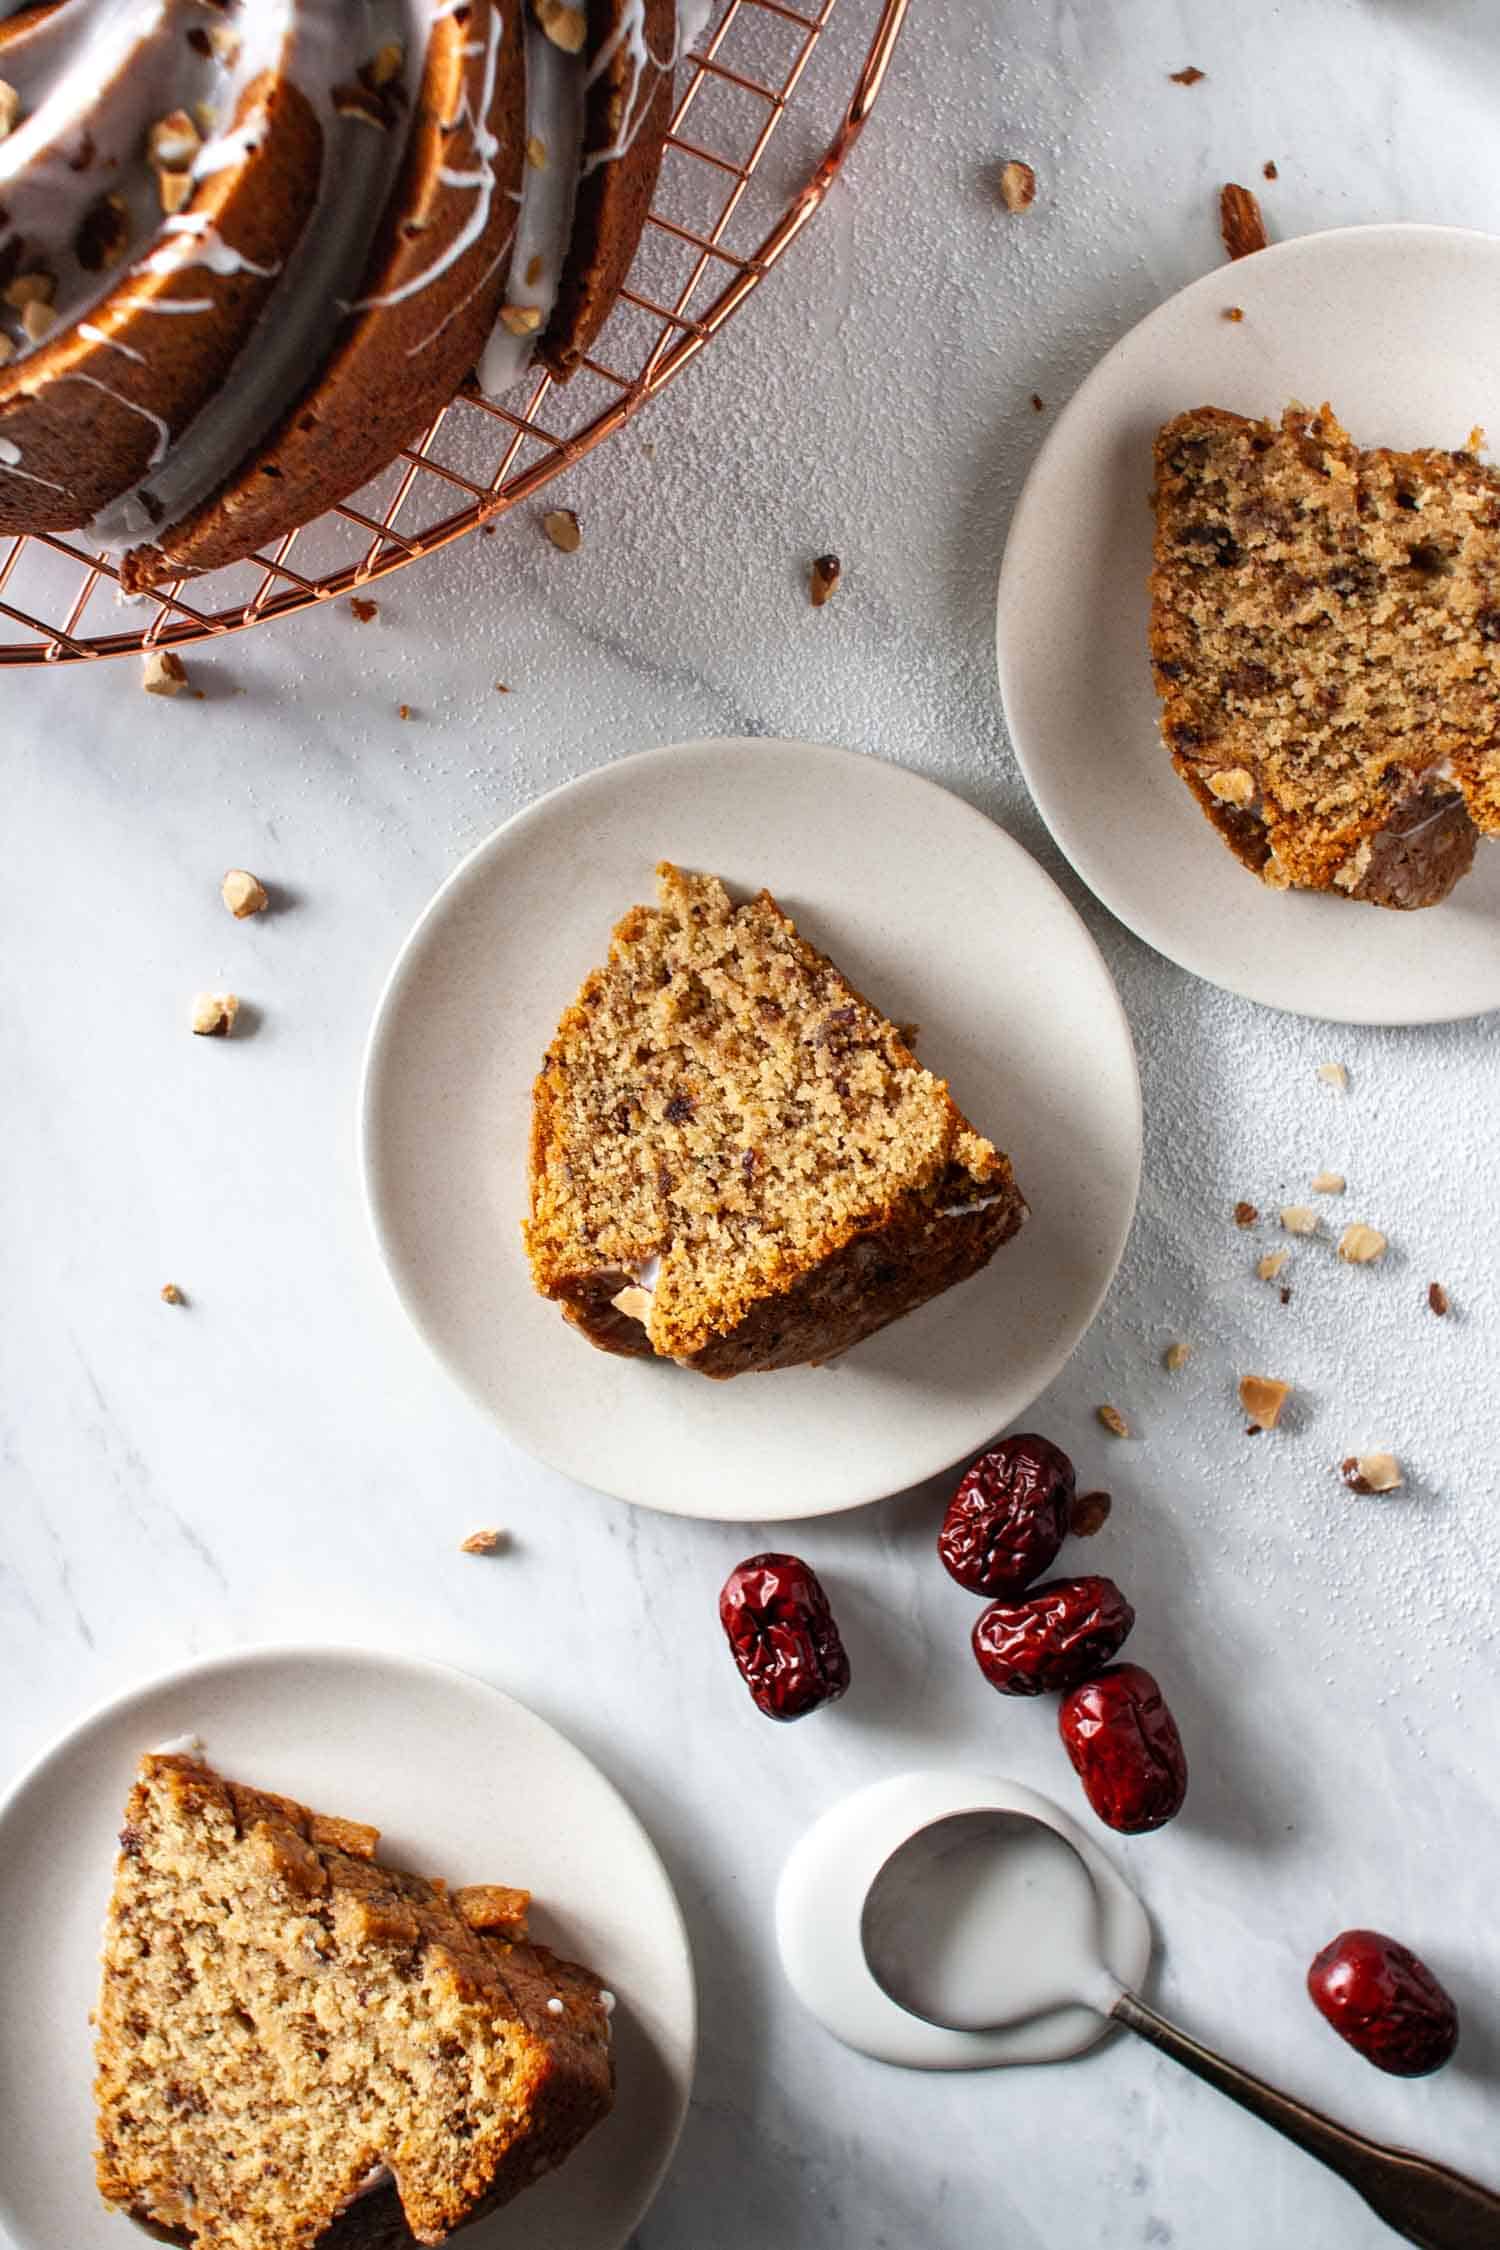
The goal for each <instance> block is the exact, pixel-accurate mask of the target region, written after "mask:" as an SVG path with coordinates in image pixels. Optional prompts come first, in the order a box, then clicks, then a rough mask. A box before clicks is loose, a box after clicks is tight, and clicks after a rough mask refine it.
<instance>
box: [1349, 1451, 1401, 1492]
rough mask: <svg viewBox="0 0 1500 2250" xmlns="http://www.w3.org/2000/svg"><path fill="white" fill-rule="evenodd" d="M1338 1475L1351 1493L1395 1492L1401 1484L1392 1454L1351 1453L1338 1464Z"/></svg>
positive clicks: (1399, 1467) (1398, 1468)
mask: <svg viewBox="0 0 1500 2250" xmlns="http://www.w3.org/2000/svg"><path fill="white" fill-rule="evenodd" d="M1339 1475H1340V1476H1341V1477H1342V1478H1343V1480H1344V1482H1345V1484H1346V1485H1347V1486H1348V1487H1349V1490H1350V1491H1351V1492H1362V1493H1371V1492H1395V1491H1396V1490H1397V1489H1398V1487H1399V1486H1400V1484H1401V1482H1402V1477H1401V1464H1400V1462H1399V1461H1398V1460H1397V1459H1396V1456H1395V1454H1394V1453H1351V1454H1350V1455H1349V1458H1348V1460H1347V1461H1341V1462H1340V1463H1339Z"/></svg>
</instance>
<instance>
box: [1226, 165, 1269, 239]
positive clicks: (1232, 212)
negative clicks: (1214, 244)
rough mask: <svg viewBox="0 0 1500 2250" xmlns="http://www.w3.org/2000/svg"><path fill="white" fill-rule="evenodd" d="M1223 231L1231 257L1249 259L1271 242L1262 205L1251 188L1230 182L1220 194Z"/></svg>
mask: <svg viewBox="0 0 1500 2250" xmlns="http://www.w3.org/2000/svg"><path fill="white" fill-rule="evenodd" d="M1219 232H1220V234H1221V235H1222V236H1223V237H1224V247H1225V249H1226V250H1227V251H1228V252H1229V255H1230V257H1231V258H1248V257H1250V256H1251V254H1252V253H1253V252H1254V251H1256V250H1264V249H1265V247H1266V244H1267V242H1268V240H1269V239H1270V238H1269V236H1268V235H1267V233H1266V222H1265V220H1264V219H1263V218H1262V217H1261V215H1260V205H1259V203H1258V202H1257V201H1256V199H1255V197H1254V196H1253V195H1252V194H1251V192H1250V190H1249V188H1247V187H1239V186H1238V185H1237V184H1236V183H1235V182H1234V181H1233V180H1230V181H1229V182H1228V183H1227V184H1226V185H1225V186H1224V187H1222V188H1221V189H1220V191H1219Z"/></svg>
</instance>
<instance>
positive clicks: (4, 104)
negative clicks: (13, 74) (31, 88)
mask: <svg viewBox="0 0 1500 2250" xmlns="http://www.w3.org/2000/svg"><path fill="white" fill-rule="evenodd" d="M20 122H21V97H20V95H19V94H18V93H17V91H16V89H15V87H14V86H12V85H11V83H10V81H9V79H8V78H0V141H3V140H4V139H6V137H7V136H8V135H9V134H11V133H13V132H14V131H15V129H16V127H17V126H18V125H19V124H20Z"/></svg>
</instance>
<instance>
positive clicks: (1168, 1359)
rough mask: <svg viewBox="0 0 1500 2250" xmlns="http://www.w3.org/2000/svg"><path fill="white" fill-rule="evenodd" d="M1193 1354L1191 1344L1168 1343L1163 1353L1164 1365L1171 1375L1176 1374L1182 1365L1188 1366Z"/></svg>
mask: <svg viewBox="0 0 1500 2250" xmlns="http://www.w3.org/2000/svg"><path fill="white" fill-rule="evenodd" d="M1192 1356H1193V1347H1192V1345H1191V1344H1168V1346H1167V1348H1166V1350H1165V1351H1164V1352H1163V1353H1162V1355H1161V1358H1162V1365H1163V1367H1165V1369H1166V1370H1167V1373H1168V1374H1169V1375H1175V1374H1176V1373H1177V1370H1178V1369H1179V1368H1180V1367H1186V1365H1187V1363H1188V1361H1189V1360H1190V1359H1191V1358H1192Z"/></svg>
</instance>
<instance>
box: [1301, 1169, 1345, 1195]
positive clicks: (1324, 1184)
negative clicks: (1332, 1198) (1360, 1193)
mask: <svg viewBox="0 0 1500 2250" xmlns="http://www.w3.org/2000/svg"><path fill="white" fill-rule="evenodd" d="M1307 1184H1308V1186H1309V1187H1310V1188H1311V1189H1312V1192H1313V1194H1314V1195H1342V1194H1343V1192H1344V1190H1345V1188H1346V1187H1347V1186H1348V1185H1349V1182H1348V1181H1347V1180H1346V1179H1345V1178H1344V1175H1343V1173H1342V1172H1314V1174H1313V1176H1312V1178H1311V1179H1310V1180H1309V1181H1308V1183H1307Z"/></svg>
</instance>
